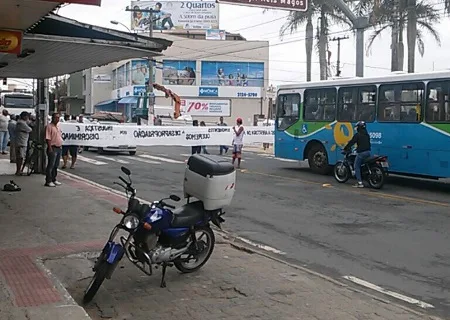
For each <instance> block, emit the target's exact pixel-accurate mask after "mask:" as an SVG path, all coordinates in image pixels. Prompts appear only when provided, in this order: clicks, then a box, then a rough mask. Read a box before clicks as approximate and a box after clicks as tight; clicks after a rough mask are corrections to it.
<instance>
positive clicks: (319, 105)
mask: <svg viewBox="0 0 450 320" xmlns="http://www.w3.org/2000/svg"><path fill="white" fill-rule="evenodd" d="M304 96H305V103H304V106H305V111H304V119H305V120H306V121H334V120H335V118H336V89H335V88H328V89H327V88H324V89H306V90H305V93H304Z"/></svg>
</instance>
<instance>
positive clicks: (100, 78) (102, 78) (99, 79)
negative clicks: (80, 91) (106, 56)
mask: <svg viewBox="0 0 450 320" xmlns="http://www.w3.org/2000/svg"><path fill="white" fill-rule="evenodd" d="M111 80H112V79H111V76H110V75H109V74H97V75H95V76H94V79H93V81H94V83H110V82H111Z"/></svg>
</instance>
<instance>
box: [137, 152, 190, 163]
mask: <svg viewBox="0 0 450 320" xmlns="http://www.w3.org/2000/svg"><path fill="white" fill-rule="evenodd" d="M139 157H142V158H147V159H152V160H158V161H162V162H168V163H182V164H184V161H179V160H173V159H170V158H165V157H157V156H151V155H149V154H140V155H139Z"/></svg>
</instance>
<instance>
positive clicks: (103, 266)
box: [83, 260, 110, 304]
mask: <svg viewBox="0 0 450 320" xmlns="http://www.w3.org/2000/svg"><path fill="white" fill-rule="evenodd" d="M109 267H110V264H109V263H108V262H106V261H104V260H103V261H101V262H100V263H99V265H98V266H97V271H96V272H95V274H94V277H93V278H92V280H91V282H90V283H89V285H88V287H87V288H86V291H85V292H84V297H83V303H84V304H86V303H89V302H91V301H92V299H93V298H94V296H95V295H96V293H97V291H98V289H100V287H101V285H102V283H103V281H105V278H106V275H107V274H108V270H109Z"/></svg>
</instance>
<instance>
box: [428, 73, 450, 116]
mask: <svg viewBox="0 0 450 320" xmlns="http://www.w3.org/2000/svg"><path fill="white" fill-rule="evenodd" d="M426 121H427V122H430V123H431V122H447V123H449V122H450V81H439V82H438V81H431V82H429V83H428V89H427V106H426Z"/></svg>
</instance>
